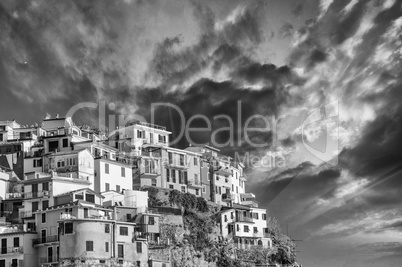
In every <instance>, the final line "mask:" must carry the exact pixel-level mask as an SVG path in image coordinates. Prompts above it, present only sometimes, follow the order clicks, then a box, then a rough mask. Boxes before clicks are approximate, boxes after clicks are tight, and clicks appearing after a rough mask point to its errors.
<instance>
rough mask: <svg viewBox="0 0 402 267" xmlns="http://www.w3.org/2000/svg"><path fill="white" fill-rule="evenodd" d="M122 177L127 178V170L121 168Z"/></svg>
mask: <svg viewBox="0 0 402 267" xmlns="http://www.w3.org/2000/svg"><path fill="white" fill-rule="evenodd" d="M121 177H126V168H124V167H121Z"/></svg>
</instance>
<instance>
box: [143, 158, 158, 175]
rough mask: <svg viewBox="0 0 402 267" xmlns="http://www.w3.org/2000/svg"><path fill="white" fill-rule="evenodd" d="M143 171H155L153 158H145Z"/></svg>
mask: <svg viewBox="0 0 402 267" xmlns="http://www.w3.org/2000/svg"><path fill="white" fill-rule="evenodd" d="M144 163H145V173H155V162H154V161H153V160H145V161H144Z"/></svg>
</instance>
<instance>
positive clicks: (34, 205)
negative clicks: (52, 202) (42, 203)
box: [32, 201, 39, 212]
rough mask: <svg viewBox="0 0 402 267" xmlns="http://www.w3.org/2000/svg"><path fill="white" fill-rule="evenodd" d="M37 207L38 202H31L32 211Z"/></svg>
mask: <svg viewBox="0 0 402 267" xmlns="http://www.w3.org/2000/svg"><path fill="white" fill-rule="evenodd" d="M38 209H39V202H37V201H35V202H32V212H35V211H37V210H38Z"/></svg>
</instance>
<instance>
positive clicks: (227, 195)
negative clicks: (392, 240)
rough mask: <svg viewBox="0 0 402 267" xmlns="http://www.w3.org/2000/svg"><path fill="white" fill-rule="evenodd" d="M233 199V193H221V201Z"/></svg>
mask: <svg viewBox="0 0 402 267" xmlns="http://www.w3.org/2000/svg"><path fill="white" fill-rule="evenodd" d="M233 199H234V195H232V194H230V193H225V194H222V200H223V201H231V200H233Z"/></svg>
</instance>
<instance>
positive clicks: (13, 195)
mask: <svg viewBox="0 0 402 267" xmlns="http://www.w3.org/2000/svg"><path fill="white" fill-rule="evenodd" d="M22 198H24V193H22V192H16V193H6V199H22Z"/></svg>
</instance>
